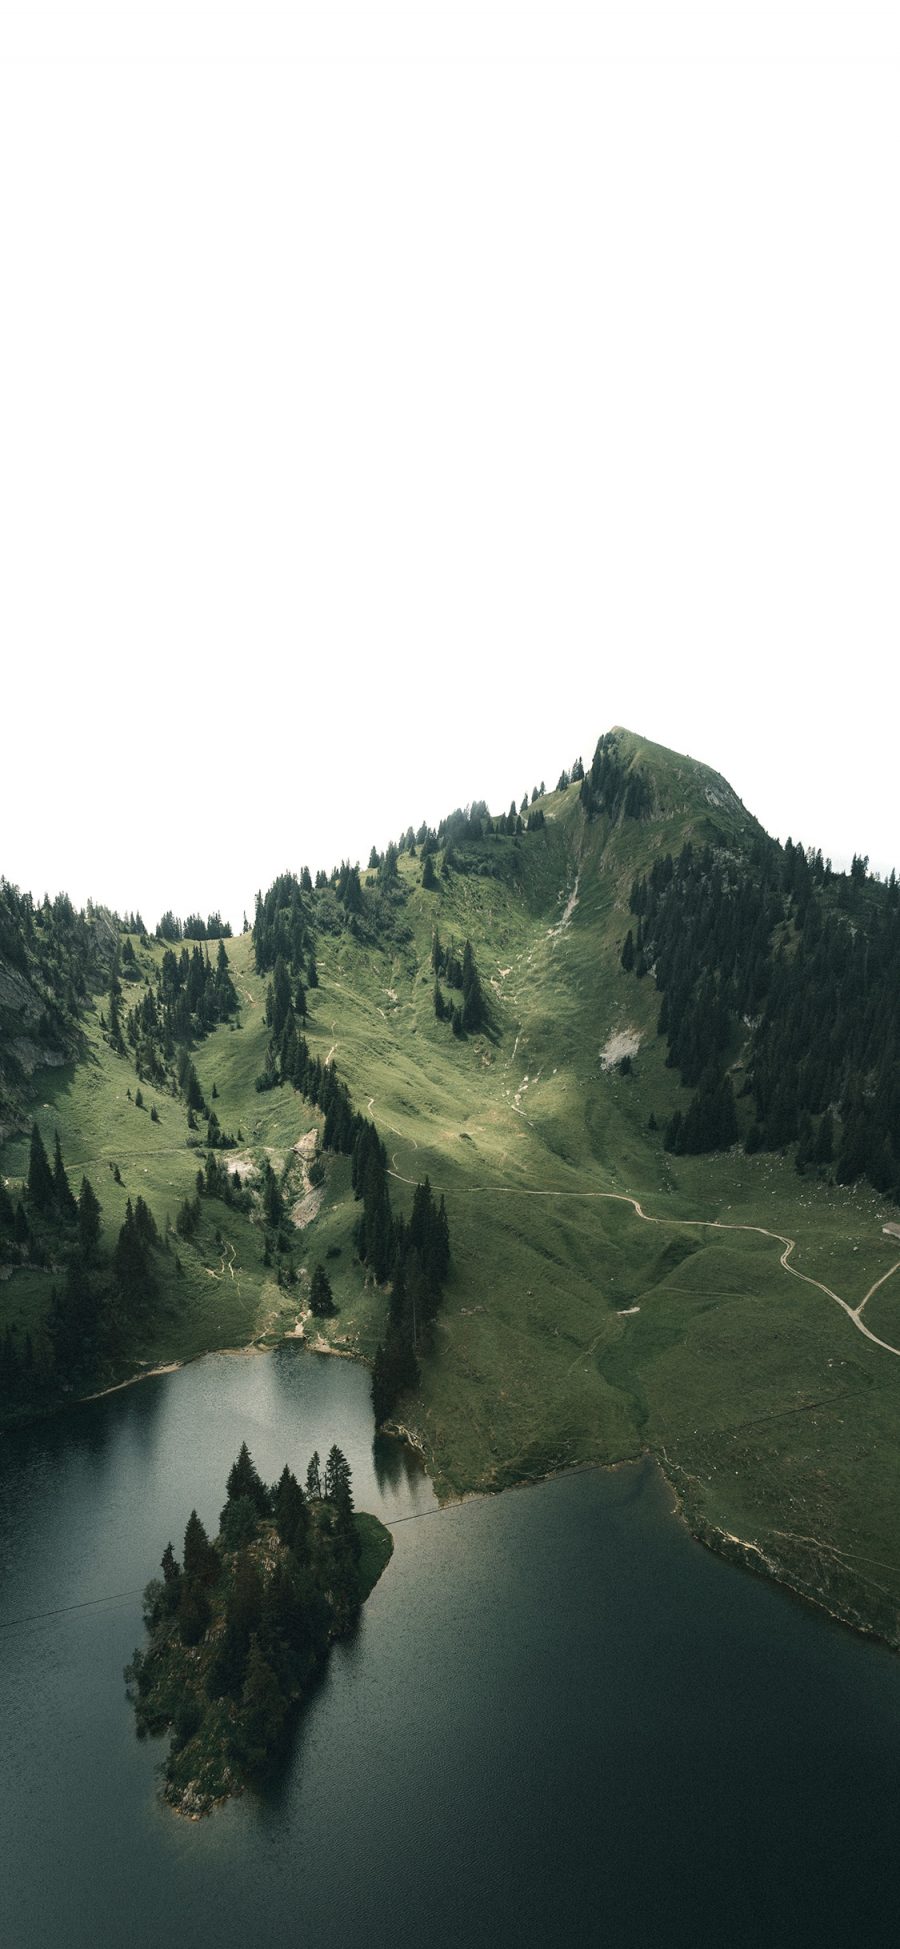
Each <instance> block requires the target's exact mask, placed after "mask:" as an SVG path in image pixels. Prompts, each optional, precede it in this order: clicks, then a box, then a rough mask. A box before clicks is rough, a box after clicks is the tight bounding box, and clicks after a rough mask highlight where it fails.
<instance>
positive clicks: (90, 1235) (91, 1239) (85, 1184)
mask: <svg viewBox="0 0 900 1949" xmlns="http://www.w3.org/2000/svg"><path fill="white" fill-rule="evenodd" d="M100 1217H101V1206H100V1200H99V1198H98V1197H97V1194H96V1192H95V1190H94V1187H93V1185H92V1184H91V1181H90V1179H89V1178H86V1177H83V1178H82V1180H81V1191H80V1193H79V1198H78V1242H79V1245H80V1246H81V1250H82V1252H83V1253H84V1256H85V1259H90V1258H91V1257H92V1256H93V1254H94V1253H95V1252H96V1250H97V1247H98V1245H99V1243H100Z"/></svg>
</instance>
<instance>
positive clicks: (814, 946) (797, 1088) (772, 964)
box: [622, 840, 900, 1198]
mask: <svg viewBox="0 0 900 1949" xmlns="http://www.w3.org/2000/svg"><path fill="white" fill-rule="evenodd" d="M867 864H868V862H867V861H866V860H865V859H863V858H861V857H859V856H857V857H856V858H855V859H854V861H853V865H852V867H851V871H850V873H849V874H835V873H834V872H833V870H832V868H831V866H830V863H829V862H827V861H823V859H822V855H821V853H812V852H809V853H807V852H806V851H805V850H804V849H803V847H802V846H799V845H794V844H793V842H792V841H791V840H788V841H787V844H786V845H785V846H784V848H781V847H778V846H777V845H775V844H774V843H773V842H772V841H769V840H761V841H759V842H756V843H755V844H754V845H753V847H752V848H751V849H750V850H749V852H748V853H747V854H746V855H745V856H743V857H741V856H737V855H734V854H730V853H728V852H726V851H724V850H722V849H715V848H713V847H711V846H709V845H707V846H705V847H703V848H702V849H699V850H695V848H694V847H693V845H692V844H691V843H688V844H687V845H686V846H685V847H684V848H683V850H682V852H681V853H680V854H679V856H678V858H677V859H675V860H673V859H672V857H671V855H668V854H667V855H666V856H665V858H663V859H662V860H658V861H657V862H655V863H654V865H653V867H652V868H651V870H650V873H649V874H648V875H646V876H643V877H639V878H638V879H636V880H635V882H634V885H633V887H632V892H631V903H630V904H631V911H632V913H633V914H634V915H635V917H636V921H637V926H636V930H634V931H632V930H629V932H628V934H627V935H626V938H625V943H624V946H623V951H622V960H623V965H624V966H625V967H626V968H627V969H631V970H633V972H634V974H635V977H636V978H638V979H640V978H642V977H644V976H646V975H647V974H648V972H651V971H652V978H654V979H655V983H656V987H657V988H658V989H659V991H660V993H661V996H662V1002H661V1007H660V1013H659V1023H658V1027H659V1032H660V1034H663V1035H665V1037H666V1039H667V1044H668V1052H669V1053H668V1061H669V1063H670V1064H671V1066H672V1067H673V1068H676V1069H678V1070H679V1071H680V1073H681V1077H682V1080H683V1082H684V1083H686V1084H688V1085H690V1086H691V1087H692V1088H694V1089H695V1091H696V1094H695V1095H694V1097H693V1098H692V1101H691V1103H690V1105H689V1106H688V1108H687V1109H686V1110H685V1111H683V1112H682V1111H681V1110H680V1109H676V1110H675V1112H674V1113H673V1116H672V1119H671V1121H670V1123H669V1125H668V1128H667V1131H666V1143H667V1145H668V1147H669V1148H670V1149H672V1150H674V1151H676V1152H677V1151H680V1152H690V1151H694V1152H697V1151H707V1150H715V1149H720V1148H726V1147H727V1146H728V1145H729V1144H731V1143H734V1142H735V1141H736V1139H737V1137H738V1119H737V1114H736V1109H735V1102H734V1089H733V1082H732V1075H731V1074H729V1073H728V1072H729V1070H731V1071H732V1072H733V1073H734V1063H735V1058H736V1057H737V1056H738V1055H740V1057H741V1058H742V1062H741V1066H740V1068H739V1069H738V1071H737V1072H736V1073H737V1075H738V1078H739V1095H740V1096H742V1097H746V1098H749V1099H750V1101H751V1103H752V1108H753V1117H752V1121H751V1122H750V1124H749V1128H746V1130H745V1135H744V1142H745V1145H746V1148H747V1150H748V1151H751V1152H752V1151H758V1150H762V1149H783V1148H785V1147H786V1146H788V1145H794V1144H795V1145H796V1147H797V1148H796V1159H797V1166H798V1169H799V1170H801V1171H802V1170H804V1169H806V1168H808V1167H810V1166H823V1167H826V1166H827V1167H832V1166H833V1169H834V1175H835V1177H836V1179H837V1181H838V1183H841V1184H848V1183H852V1182H853V1181H854V1180H855V1179H856V1178H860V1177H866V1178H868V1180H869V1182H870V1183H871V1184H872V1185H873V1186H874V1187H875V1189H876V1190H878V1191H880V1192H882V1193H888V1194H889V1195H890V1196H892V1197H894V1198H898V1197H900V887H898V883H897V879H896V875H895V874H894V873H892V874H891V876H890V879H889V880H888V881H887V882H886V883H882V882H880V881H876V880H874V879H871V878H870V877H869V876H868V873H867Z"/></svg>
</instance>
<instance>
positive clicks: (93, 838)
mask: <svg viewBox="0 0 900 1949" xmlns="http://www.w3.org/2000/svg"><path fill="white" fill-rule="evenodd" d="M0 47H2V48H3V49H4V52H5V56H6V58H5V59H4V61H3V64H2V68H0V181H2V185H3V188H2V193H0V264H2V293H3V295H2V305H0V388H2V397H0V551H2V564H0V653H2V671H3V675H2V690H0V708H2V716H3V729H2V740H0V873H3V874H5V876H6V877H7V878H8V879H11V880H13V881H16V882H17V883H18V884H20V885H22V886H30V887H31V888H32V889H33V890H34V891H35V893H36V894H38V895H40V894H41V893H43V891H44V890H45V889H49V890H50V891H51V892H54V891H55V890H56V889H57V888H59V887H65V888H67V889H68V891H69V892H70V893H71V894H72V895H73V897H74V898H76V899H77V900H78V901H81V900H83V899H84V898H85V897H87V896H88V895H90V896H92V897H93V898H94V899H96V900H102V901H108V902H109V903H111V904H113V905H116V906H118V907H119V908H120V909H124V908H128V907H132V906H139V907H140V908H141V909H142V911H143V914H144V918H145V920H146V921H147V922H148V923H150V924H151V925H152V924H154V923H155V921H156V920H157V918H158V916H159V913H160V912H161V911H162V909H163V908H165V907H168V906H171V907H173V908H174V909H175V910H176V911H177V912H180V913H185V912H187V911H189V910H191V909H194V910H196V909H198V908H199V909H201V910H202V911H203V912H207V911H209V910H210V909H212V908H215V907H220V908H221V909H222V911H223V912H224V913H226V915H227V916H228V917H230V918H231V920H232V922H233V923H234V925H235V926H239V925H240V921H241V915H242V912H243V909H244V907H245V906H246V907H247V909H248V911H249V912H251V915H252V900H253V895H254V893H255V890H256V888H257V887H259V886H262V887H265V886H266V885H267V884H268V883H269V881H270V880H271V878H272V877H273V875H274V874H275V873H276V872H278V871H280V870H281V869H282V868H283V867H285V866H293V867H295V868H299V866H300V865H301V864H303V863H304V862H306V863H308V864H309V865H310V866H311V867H312V868H313V869H315V868H316V867H318V866H326V867H330V866H331V865H332V864H333V863H334V862H335V861H337V860H338V859H340V858H341V856H342V855H344V854H346V855H349V856H350V857H352V858H358V857H362V858H363V860H364V859H365V858H366V856H367V854H368V850H369V847H370V845H371V844H372V843H373V841H374V842H375V843H377V844H378V845H383V844H384V843H385V841H386V840H387V839H388V838H390V837H393V836H396V835H397V833H398V832H399V831H400V830H401V829H403V828H405V826H406V825H407V824H409V823H413V824H418V822H419V821H420V820H422V819H428V820H430V821H432V822H436V821H437V819H438V818H439V817H440V816H441V815H442V814H443V813H445V812H446V811H448V810H450V809H451V807H453V806H454V805H456V804H459V803H463V802H465V801H466V800H468V799H470V798H472V797H485V798H487V799H488V800H489V802H490V803H491V805H492V807H494V808H501V807H502V808H505V807H506V806H507V805H508V803H509V800H510V798H511V797H512V796H513V795H515V797H516V798H517V799H520V798H521V796H522V793H523V792H524V791H525V790H529V791H530V790H531V787H532V786H533V785H534V784H535V783H539V782H540V780H541V778H542V777H543V778H545V779H546V781H547V783H548V784H552V783H555V780H556V777H557V775H558V773H559V770H560V768H561V767H562V766H563V765H564V764H571V762H572V760H573V759H574V758H575V757H576V756H577V755H578V754H579V753H582V754H583V755H584V758H585V760H586V761H587V760H589V758H590V755H591V752H592V750H593V746H594V744H595V742H596V739H597V737H598V735H599V734H600V733H601V732H602V731H604V730H606V729H608V728H609V727H610V726H611V725H613V724H615V723H622V724H626V725H628V726H629V727H631V728H632V729H635V730H637V731H640V732H643V733H644V734H645V735H647V736H648V737H652V738H654V739H656V740H657V741H659V742H661V743H664V744H668V745H671V746H673V747H675V748H677V749H680V750H685V751H689V752H690V753H691V755H692V756H694V757H698V758H702V759H705V760H706V761H707V762H708V763H710V764H711V765H713V766H714V767H715V768H716V769H717V770H720V771H722V772H724V773H725V774H726V776H727V777H728V778H729V779H730V781H731V783H732V784H733V785H734V786H735V788H736V790H737V791H738V792H739V793H740V795H741V797H742V798H743V799H744V800H745V801H746V803H747V804H748V805H749V806H750V807H751V809H752V810H753V811H754V812H755V813H756V814H757V816H758V817H759V818H760V819H761V820H762V821H763V823H764V824H765V825H766V826H767V827H768V829H769V830H770V831H771V832H773V833H775V834H778V835H779V836H781V837H782V838H784V837H786V836H787V834H788V833H791V834H792V835H793V836H794V838H797V837H800V838H802V839H803V840H804V841H805V842H806V843H810V844H816V845H821V846H822V848H823V851H825V852H826V853H830V854H831V855H832V857H833V858H834V859H835V860H836V861H837V860H843V861H848V860H849V857H850V855H851V853H852V852H854V851H860V852H867V853H868V854H869V855H870V856H871V861H872V864H873V866H878V867H879V868H881V869H882V870H886V869H889V868H890V866H891V865H892V864H894V863H896V864H898V866H900V833H898V812H897V801H898V794H897V789H896V780H897V752H898V739H900V683H898V674H897V672H898V654H897V652H898V625H900V587H898V536H900V505H898V503H900V254H898V248H897V238H898V219H897V199H898V184H900V116H898V113H897V82H898V65H897V55H898V53H900V14H898V10H897V9H896V8H892V9H890V10H887V9H885V10H882V9H880V8H879V7H877V6H875V5H872V6H869V7H866V6H856V7H853V8H852V9H851V8H850V7H846V8H844V7H840V8H838V7H831V8H830V7H828V6H827V5H825V6H818V7H816V8H812V7H808V8H807V7H805V6H803V5H794V6H792V5H791V4H790V0H788V4H785V5H780V6H779V7H778V8H774V7H773V8H770V9H766V8H765V7H756V8H754V9H750V8H747V9H743V8H732V9H729V7H728V6H727V5H722V4H720V5H718V6H717V7H714V8H713V7H705V6H694V7H680V6H679V5H678V4H677V0H676V3H675V4H672V5H670V6H668V7H667V8H666V9H662V8H656V7H654V6H651V5H641V4H639V0H638V4H635V5H633V6H630V7H629V8H628V9H615V8H610V9H608V10H606V11H604V10H602V9H600V8H592V9H590V10H585V9H582V8H580V7H577V6H574V5H570V6H566V5H554V6H552V7H550V6H528V5H521V6H516V7H515V8H513V7H506V6H503V5H499V4H494V0H481V3H480V4H479V6H478V7H477V8H475V7H471V8H468V9H467V8H466V7H465V6H462V7H459V8H457V9H453V10H451V9H437V8H433V7H429V6H428V5H427V4H422V5H419V6H417V7H416V8H406V7H404V6H402V5H398V6H393V7H383V6H381V5H379V3H378V0H371V4H370V5H369V6H368V7H366V8H365V9H363V8H361V7H360V8H357V7H355V6H349V7H348V6H346V5H341V4H340V0H333V3H332V4H331V5H329V6H328V7H323V8H316V7H310V8H307V9H305V10H304V9H303V8H300V7H298V8H297V9H295V10H294V11H293V13H292V15H291V17H290V19H289V18H288V16H287V13H286V12H285V11H283V10H282V9H281V8H278V7H274V6H272V7H267V6H264V5H257V6H254V7H252V8H250V7H247V8H243V7H229V6H227V5H224V6H218V7H216V8H212V7H205V6H203V5H200V4H192V0H185V3H184V4H181V5H179V6H178V8H175V7H170V8H166V7H165V6H162V7H157V8H155V9H152V10H151V9H149V8H147V9H145V8H136V7H133V6H129V5H128V4H127V0H126V4H122V3H121V0H120V4H118V5H116V6H115V7H106V6H104V5H96V6H83V5H81V4H79V0H72V3H71V4H70V5H69V6H68V7H67V8H66V9H65V10H62V9H60V10H57V9H55V8H54V7H53V6H52V5H47V4H44V3H43V0H29V5H28V6H27V8H21V9H18V10H17V9H15V8H13V7H10V8H8V9H7V10H5V13H4V23H3V27H2V28H0Z"/></svg>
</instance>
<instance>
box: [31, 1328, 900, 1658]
mask: <svg viewBox="0 0 900 1949" xmlns="http://www.w3.org/2000/svg"><path fill="white" fill-rule="evenodd" d="M284 1344H293V1345H295V1346H297V1345H299V1346H302V1347H303V1349H304V1351H305V1352H306V1353H309V1354H315V1355H317V1356H321V1357H322V1358H323V1359H332V1360H333V1359H339V1360H349V1361H354V1362H358V1363H359V1365H360V1366H363V1367H366V1368H368V1367H369V1366H370V1363H369V1361H368V1360H367V1359H366V1357H365V1355H364V1354H362V1353H360V1352H359V1351H358V1350H355V1349H353V1348H351V1347H337V1346H334V1345H333V1344H330V1343H329V1342H327V1341H326V1340H325V1339H324V1336H322V1335H321V1334H320V1335H317V1338H316V1341H315V1342H313V1341H311V1340H309V1339H307V1338H306V1336H305V1334H303V1333H297V1332H296V1331H295V1330H292V1331H290V1332H286V1333H283V1334H281V1335H279V1337H278V1338H277V1339H274V1340H264V1341H257V1340H251V1341H248V1342H247V1343H246V1344H245V1345H243V1346H236V1347H207V1348H204V1349H202V1350H200V1351H198V1352H197V1353H195V1354H191V1355H189V1356H187V1357H186V1358H185V1359H184V1360H173V1361H160V1362H156V1363H155V1364H154V1365H152V1366H148V1367H146V1368H143V1369H141V1370H140V1371H139V1372H137V1373H133V1374H130V1375H127V1376H126V1378H125V1379H124V1380H120V1381H114V1382H111V1383H110V1385H109V1386H108V1387H103V1388H97V1389H92V1390H91V1392H90V1393H87V1394H79V1395H61V1396H60V1397H59V1399H58V1400H57V1401H56V1402H54V1403H52V1404H48V1405H47V1406H46V1407H45V1408H43V1409H42V1410H41V1411H40V1412H39V1413H38V1414H35V1415H30V1416H29V1417H28V1420H27V1421H25V1422H22V1421H18V1420H16V1421H15V1422H9V1423H7V1424H6V1428H5V1430H4V1432H8V1433H11V1432H14V1431H16V1430H18V1429H19V1428H22V1427H26V1426H28V1425H37V1424H38V1423H40V1422H44V1421H47V1420H49V1419H51V1418H52V1417H53V1416H55V1415H56V1414H58V1413H60V1412H61V1411H62V1410H65V1409H70V1408H73V1407H77V1406H81V1405H82V1404H85V1403H87V1402H92V1401H99V1400H105V1399H106V1398H107V1397H108V1396H110V1395H113V1394H119V1393H122V1392H124V1390H125V1389H126V1388H131V1387H136V1386H137V1385H138V1384H139V1383H140V1382H141V1381H146V1380H154V1379H159V1378H161V1377H163V1376H165V1375H167V1374H174V1373H179V1372H181V1371H182V1370H183V1369H184V1368H187V1367H192V1366H195V1365H196V1364H197V1363H198V1362H199V1361H202V1360H207V1359H209V1358H211V1357H212V1356H213V1355H215V1354H222V1355H224V1356H227V1357H228V1358H229V1359H234V1360H238V1359H250V1358H254V1357H256V1356H258V1355H262V1354H268V1353H273V1352H274V1351H275V1350H276V1348H277V1347H279V1346H281V1345H284ZM380 1432H381V1433H382V1434H383V1435H385V1436H386V1437H387V1438H388V1439H389V1440H391V1441H397V1442H399V1443H401V1445H402V1446H403V1447H405V1448H407V1449H409V1451H410V1453H411V1454H413V1455H415V1457H416V1458H417V1460H418V1461H419V1462H420V1463H421V1466H422V1467H423V1468H424V1470H425V1472H426V1474H428V1475H429V1479H430V1480H432V1482H433V1481H434V1476H433V1475H432V1468H433V1467H434V1459H433V1457H431V1456H430V1455H429V1453H428V1451H427V1449H426V1447H425V1444H424V1442H423V1440H422V1438H421V1436H420V1435H419V1433H418V1431H416V1430H415V1429H412V1428H410V1427H409V1426H408V1425H407V1424H405V1423H403V1422H399V1421H398V1422H394V1421H392V1422H390V1423H388V1425H387V1426H386V1427H385V1428H384V1429H382V1430H381V1431H380ZM644 1456H647V1457H649V1458H650V1459H652V1461H653V1462H654V1463H655V1464H656V1467H657V1468H658V1470H659V1472H660V1474H661V1476H662V1478H663V1480H664V1482H665V1483H666V1486H667V1488H668V1490H669V1492H670V1494H671V1496H672V1499H673V1507H672V1514H673V1515H674V1516H675V1517H676V1518H677V1520H678V1521H679V1522H680V1523H681V1524H682V1525H683V1527H684V1528H686V1529H687V1531H688V1533H689V1535H690V1536H691V1537H692V1538H693V1539H694V1541H695V1542H697V1543H700V1544H702V1546H703V1548H704V1549H707V1550H709V1552H710V1554H711V1555H713V1556H718V1557H721V1558H722V1559H723V1561H725V1562H726V1563H731V1564H734V1565H736V1566H739V1567H740V1568H741V1569H744V1570H747V1571H750V1572H751V1573H752V1574H753V1575H754V1576H756V1577H762V1578H763V1579H764V1580H765V1581H766V1582H768V1583H771V1584H774V1585H776V1586H777V1587H778V1588H780V1589H782V1590H784V1591H786V1592H787V1593H788V1594H789V1595H790V1596H791V1597H792V1598H794V1599H796V1600H798V1601H800V1602H802V1603H803V1604H805V1605H809V1606H810V1607H811V1608H812V1609H813V1610H816V1611H819V1612H822V1613H824V1615H825V1616H826V1617H829V1618H831V1619H832V1621H833V1622H834V1623H836V1624H839V1625H841V1626H842V1628H843V1629H845V1630H849V1631H851V1632H853V1634H854V1635H855V1636H856V1637H860V1638H864V1639H867V1640H868V1641H869V1642H873V1641H874V1642H875V1643H878V1644H882V1645H884V1646H885V1648H886V1649H887V1650H889V1651H891V1652H893V1653H897V1652H898V1651H900V1636H898V1635H897V1633H896V1632H895V1633H894V1634H893V1635H891V1633H890V1632H889V1631H888V1630H886V1629H880V1628H879V1626H878V1625H877V1624H876V1623H873V1622H872V1621H871V1620H870V1619H868V1618H866V1617H865V1616H864V1615H862V1613H861V1611H860V1610H859V1609H857V1608H856V1607H855V1606H854V1605H853V1604H851V1602H850V1601H849V1599H848V1600H847V1602H846V1604H845V1605H842V1604H841V1603H840V1600H836V1599H833V1598H832V1599H831V1600H830V1599H829V1596H828V1595H826V1593H825V1592H823V1591H821V1590H817V1589H816V1588H814V1587H810V1586H808V1585H806V1584H805V1583H804V1582H803V1580H802V1579H801V1578H800V1577H799V1576H798V1575H797V1573H796V1571H793V1570H792V1569H791V1567H790V1566H789V1565H787V1564H785V1563H782V1562H780V1561H779V1560H777V1559H776V1558H774V1557H772V1556H770V1555H767V1554H766V1551H765V1550H764V1549H763V1548H762V1546H761V1545H760V1544H758V1543H756V1542H755V1541H753V1540H752V1539H747V1538H743V1537H739V1536H736V1535H733V1534H732V1533H731V1532H730V1531H728V1530H726V1529H724V1528H722V1527H721V1526H720V1525H718V1524H716V1523H713V1522H711V1521H710V1520H709V1519H708V1518H707V1517H706V1516H704V1515H703V1514H702V1512H701V1511H699V1510H694V1509H693V1508H692V1506H691V1502H690V1497H689V1494H688V1492H687V1490H686V1487H685V1486H684V1485H679V1481H678V1480H677V1478H678V1475H679V1470H678V1467H677V1464H674V1463H672V1462H671V1461H670V1459H669V1457H668V1456H667V1455H666V1454H665V1451H664V1450H661V1451H660V1452H657V1451H656V1450H655V1449H653V1448H651V1447H649V1446H648V1447H646V1448H644V1449H643V1450H642V1451H641V1454H640V1455H637V1456H623V1457H621V1458H620V1459H619V1460H617V1461H614V1462H583V1463H578V1462H576V1463H574V1464H573V1465H572V1466H571V1467H567V1466H565V1465H563V1466H562V1467H560V1468H551V1469H547V1470H546V1471H545V1472H543V1473H542V1474H536V1475H530V1476H523V1477H520V1478H519V1479H518V1480H516V1481H507V1482H504V1483H503V1484H501V1485H498V1486H496V1487H473V1488H471V1489H463V1490H461V1491H458V1492H455V1493H450V1494H442V1493H441V1492H439V1491H438V1490H437V1489H436V1490H435V1493H436V1495H437V1499H438V1505H439V1508H440V1509H449V1508H455V1507H459V1506H461V1505H462V1504H463V1503H466V1502H471V1501H476V1500H482V1499H484V1498H486V1497H493V1496H497V1495H502V1494H505V1493H506V1491H507V1490H509V1489H527V1488H532V1487H535V1486H536V1485H537V1484H538V1483H540V1482H550V1481H554V1480H556V1479H562V1478H565V1477H568V1476H572V1475H578V1474H584V1473H588V1472H593V1471H602V1472H603V1473H604V1474H607V1473H612V1472H615V1471H618V1470H620V1469H623V1468H627V1467H631V1466H633V1464H634V1463H635V1462H637V1461H639V1460H641V1459H642V1458H643V1457H644Z"/></svg>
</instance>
